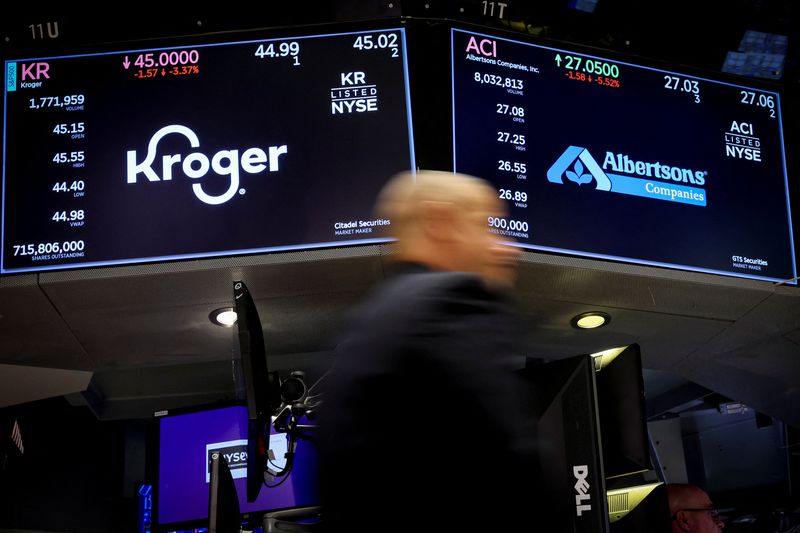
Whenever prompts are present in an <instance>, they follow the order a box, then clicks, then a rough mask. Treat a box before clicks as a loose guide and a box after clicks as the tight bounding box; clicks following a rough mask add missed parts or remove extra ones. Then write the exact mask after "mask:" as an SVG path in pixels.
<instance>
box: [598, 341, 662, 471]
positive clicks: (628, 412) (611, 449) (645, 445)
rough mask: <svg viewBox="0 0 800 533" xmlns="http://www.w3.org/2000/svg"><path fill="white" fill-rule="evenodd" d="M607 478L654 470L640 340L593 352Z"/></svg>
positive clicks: (604, 466) (604, 469)
mask: <svg viewBox="0 0 800 533" xmlns="http://www.w3.org/2000/svg"><path fill="white" fill-rule="evenodd" d="M592 358H593V360H594V363H595V370H596V371H597V373H596V382H597V402H598V406H599V413H600V434H601V436H602V443H603V471H604V472H605V477H606V479H610V478H615V477H620V476H624V475H629V474H633V473H636V472H644V471H647V470H652V468H653V465H652V462H651V460H650V442H649V439H648V437H647V416H646V407H645V399H644V377H643V376H642V356H641V350H640V348H639V345H638V344H630V345H628V346H622V347H618V348H612V349H609V350H604V351H602V352H598V353H594V354H592Z"/></svg>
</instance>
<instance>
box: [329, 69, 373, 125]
mask: <svg viewBox="0 0 800 533" xmlns="http://www.w3.org/2000/svg"><path fill="white" fill-rule="evenodd" d="M340 77H341V80H340V81H341V86H340V87H333V88H331V115H336V114H343V113H366V112H369V111H377V110H378V88H377V86H375V85H369V84H367V75H366V74H365V73H364V72H360V71H356V72H342V73H340Z"/></svg>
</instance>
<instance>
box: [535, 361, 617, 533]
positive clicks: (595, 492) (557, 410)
mask: <svg viewBox="0 0 800 533" xmlns="http://www.w3.org/2000/svg"><path fill="white" fill-rule="evenodd" d="M522 376H523V378H524V379H525V381H526V382H527V384H528V385H529V389H530V394H531V396H532V401H531V403H530V405H529V406H528V407H529V411H528V416H530V417H533V418H534V419H535V420H536V421H537V435H538V449H537V452H538V456H539V464H540V465H539V466H540V470H541V474H542V479H541V480H536V483H539V484H541V486H542V487H544V488H545V490H547V491H548V494H547V498H548V501H549V505H548V507H549V508H550V512H549V516H548V517H547V521H548V522H549V523H550V524H552V525H553V527H552V530H553V531H574V532H576V533H577V532H579V533H608V531H609V530H608V521H607V513H606V490H605V478H604V474H603V461H602V458H601V452H600V419H599V416H598V412H597V405H598V404H597V397H596V384H595V369H594V361H593V360H592V358H591V357H590V356H588V355H580V356H575V357H570V358H567V359H561V360H557V361H553V362H550V363H547V364H544V365H537V366H527V367H526V368H525V369H524V370H523V371H522Z"/></svg>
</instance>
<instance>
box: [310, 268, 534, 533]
mask: <svg viewBox="0 0 800 533" xmlns="http://www.w3.org/2000/svg"><path fill="white" fill-rule="evenodd" d="M520 334H521V331H520V323H519V319H518V318H517V315H516V314H515V312H514V310H513V307H512V306H511V305H510V304H509V302H508V301H507V300H506V299H505V298H503V297H502V296H501V295H500V294H497V293H495V292H492V291H490V290H488V289H487V288H486V287H485V285H484V284H483V282H482V281H481V280H480V279H479V278H478V277H476V276H474V275H471V274H465V273H433V272H429V271H426V270H425V269H424V268H423V267H420V266H416V265H405V268H404V272H403V273H402V274H400V275H397V276H395V277H394V278H392V279H390V280H389V281H387V282H386V283H385V284H384V285H383V286H382V287H380V288H379V289H378V290H377V291H376V292H375V293H374V294H373V295H372V296H371V297H370V298H369V299H368V300H367V301H366V302H365V303H364V304H363V305H362V306H361V307H360V308H359V309H358V311H357V312H356V313H355V316H354V320H353V322H352V325H351V327H350V328H349V330H348V332H347V334H346V335H345V337H344V339H343V340H342V342H341V343H340V344H339V347H338V350H337V351H338V356H337V360H336V361H335V363H334V368H333V370H332V372H331V374H330V375H329V376H328V377H327V378H326V380H325V382H326V387H325V389H324V397H323V402H324V403H323V406H322V409H321V411H320V417H319V426H318V439H317V445H318V447H319V452H320V468H321V480H320V481H321V498H322V503H323V514H322V517H323V523H325V525H326V529H327V530H329V531H337V532H338V531H342V532H344V531H348V532H361V531H374V532H386V531H441V532H444V531H514V530H519V531H522V530H525V531H531V529H530V528H531V526H530V524H531V522H530V518H529V517H530V514H529V513H530V511H531V510H532V509H533V508H534V507H535V505H536V501H535V498H536V496H535V494H534V492H535V491H533V490H532V489H530V488H529V489H526V487H534V486H535V483H536V480H535V479H531V478H532V476H533V475H534V474H533V472H534V470H532V468H531V464H532V455H531V452H532V442H533V440H532V439H533V437H534V435H533V433H532V432H531V431H530V427H529V426H530V424H529V423H527V422H526V420H525V419H524V417H523V416H522V415H521V413H520V406H521V402H524V401H525V400H524V398H523V397H522V395H523V391H522V390H521V388H520V384H519V383H518V382H517V381H516V377H515V376H514V374H513V373H512V370H513V369H515V368H518V367H521V366H522V365H523V364H524V361H523V357H522V354H521V352H520V350H519V347H518V344H519V341H520Z"/></svg>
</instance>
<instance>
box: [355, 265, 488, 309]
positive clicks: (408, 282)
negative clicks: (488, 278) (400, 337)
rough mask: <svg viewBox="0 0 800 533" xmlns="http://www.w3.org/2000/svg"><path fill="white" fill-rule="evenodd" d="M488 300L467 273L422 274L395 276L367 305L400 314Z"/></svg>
mask: <svg viewBox="0 0 800 533" xmlns="http://www.w3.org/2000/svg"><path fill="white" fill-rule="evenodd" d="M489 300H491V294H490V293H489V291H488V290H487V288H486V286H485V285H484V283H483V281H482V280H481V278H480V277H478V276H477V275H475V274H470V273H467V272H424V273H417V274H406V275H401V276H397V277H395V278H392V279H390V280H389V281H387V282H385V283H384V284H383V285H382V286H381V287H379V288H378V290H376V292H375V293H374V294H373V295H372V297H371V298H369V299H368V300H367V302H366V303H367V305H368V306H370V307H373V309H374V310H382V311H386V312H402V311H403V309H409V308H410V309H415V310H416V311H419V310H420V308H426V307H434V308H435V307H439V306H441V305H443V304H447V303H448V302H457V301H461V302H463V303H464V304H468V303H470V302H471V303H476V304H477V303H478V302H481V301H489Z"/></svg>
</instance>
